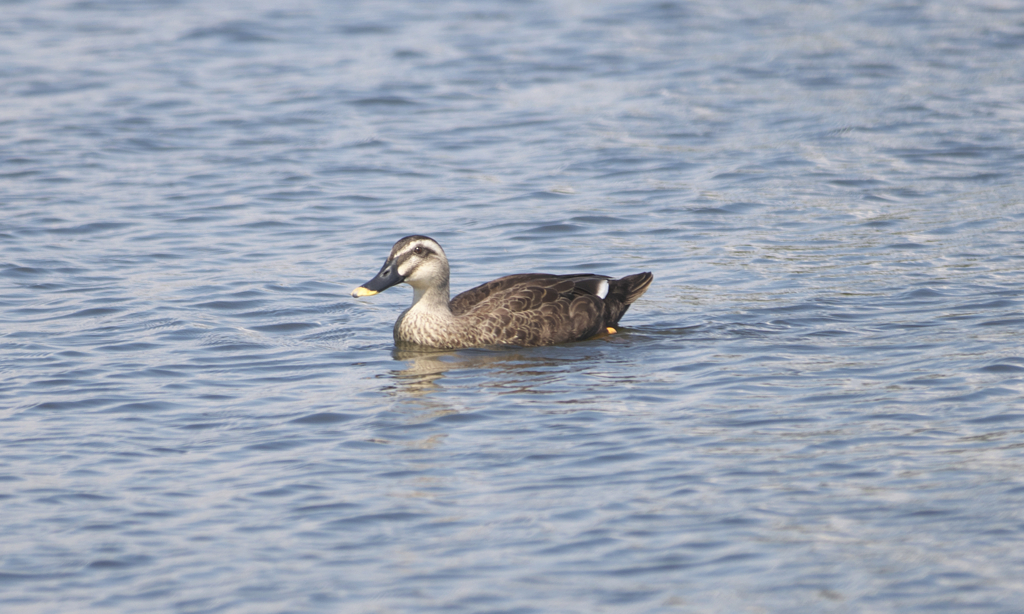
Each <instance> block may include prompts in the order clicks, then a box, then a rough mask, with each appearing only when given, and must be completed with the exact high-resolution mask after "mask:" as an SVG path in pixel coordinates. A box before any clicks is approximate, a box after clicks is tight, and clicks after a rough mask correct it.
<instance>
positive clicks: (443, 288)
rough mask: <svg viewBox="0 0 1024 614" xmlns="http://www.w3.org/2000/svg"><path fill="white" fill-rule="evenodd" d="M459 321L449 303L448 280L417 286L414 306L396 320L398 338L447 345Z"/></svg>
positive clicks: (412, 341) (439, 345)
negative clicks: (441, 283) (425, 286)
mask: <svg viewBox="0 0 1024 614" xmlns="http://www.w3.org/2000/svg"><path fill="white" fill-rule="evenodd" d="M456 329H458V322H457V320H456V318H455V314H453V313H452V309H451V307H449V306H448V284H447V283H445V284H443V285H439V286H433V287H427V288H417V287H416V286H413V294H412V306H411V307H409V308H408V309H406V310H405V311H404V312H403V313H402V315H401V316H399V318H398V321H397V322H395V341H396V342H397V343H412V344H415V345H423V346H428V347H446V344H448V343H449V342H450V340H451V339H450V337H451V336H452V334H453V331H455V330H456Z"/></svg>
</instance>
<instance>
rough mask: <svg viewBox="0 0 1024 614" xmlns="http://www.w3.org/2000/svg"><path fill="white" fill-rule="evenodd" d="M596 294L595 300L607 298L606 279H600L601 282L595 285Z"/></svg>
mask: <svg viewBox="0 0 1024 614" xmlns="http://www.w3.org/2000/svg"><path fill="white" fill-rule="evenodd" d="M596 294H597V298H599V299H604V297H606V296H608V280H607V279H602V280H601V282H600V283H599V284H597V293H596Z"/></svg>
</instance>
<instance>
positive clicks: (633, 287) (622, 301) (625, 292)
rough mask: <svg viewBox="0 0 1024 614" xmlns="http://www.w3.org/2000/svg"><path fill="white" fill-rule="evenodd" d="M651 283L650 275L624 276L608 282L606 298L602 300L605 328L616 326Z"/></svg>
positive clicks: (651, 275) (651, 276)
mask: <svg viewBox="0 0 1024 614" xmlns="http://www.w3.org/2000/svg"><path fill="white" fill-rule="evenodd" d="M652 281H654V275H653V274H651V273H637V274H636V275H626V276H625V277H623V278H622V279H613V280H611V281H609V282H608V285H609V286H610V287H609V289H608V296H606V297H605V299H604V306H605V326H612V327H614V326H617V325H618V323H619V319H620V318H622V316H623V314H625V313H626V310H627V309H629V306H630V305H631V304H633V302H634V301H635V300H636V299H638V298H640V297H641V296H643V294H644V292H647V288H648V286H650V285H651V282H652Z"/></svg>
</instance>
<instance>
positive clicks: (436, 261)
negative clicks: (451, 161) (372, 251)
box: [352, 235, 654, 350]
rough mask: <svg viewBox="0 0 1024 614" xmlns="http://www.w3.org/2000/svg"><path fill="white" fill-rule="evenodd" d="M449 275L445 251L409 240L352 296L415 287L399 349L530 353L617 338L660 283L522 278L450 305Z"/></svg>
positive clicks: (647, 277) (501, 281) (417, 238)
mask: <svg viewBox="0 0 1024 614" xmlns="http://www.w3.org/2000/svg"><path fill="white" fill-rule="evenodd" d="M449 274H450V268H449V266H448V257H447V256H446V255H445V253H444V250H443V249H441V245H440V244H439V243H438V242H437V241H435V240H434V239H431V238H430V237H427V236H424V235H410V236H408V237H403V238H401V239H399V240H398V242H396V243H395V245H394V247H392V248H391V253H390V254H388V257H387V259H386V260H385V261H384V266H382V267H381V268H380V271H379V272H378V273H377V275H376V276H374V277H373V279H371V280H369V281H367V282H366V283H364V284H362V285H361V286H358V287H356V288H355V289H354V290H352V296H353V297H356V298H360V297H368V296H373V295H375V294H379V293H380V292H383V291H384V290H387V289H388V288H391V287H393V286H396V285H398V284H400V283H406V284H409V285H410V286H412V291H413V294H412V306H410V307H409V308H408V309H406V310H405V311H403V312H402V314H401V315H400V316H399V317H398V320H397V321H396V322H395V328H394V338H395V344H396V345H397V346H399V347H417V346H418V347H424V348H434V349H445V350H452V349H461V348H470V347H484V346H492V345H515V346H523V347H530V346H543V345H554V344H558V343H567V342H571V341H582V340H585V339H590V338H592V337H597V336H603V335H607V334H611V333H615V332H617V331H616V328H615V327H617V326H618V324H619V319H620V318H622V316H623V314H625V313H626V310H627V309H629V306H630V305H631V304H633V302H635V301H636V300H637V299H638V298H640V297H641V296H642V295H643V294H644V292H646V291H647V288H648V287H649V286H650V285H651V282H652V281H653V280H654V275H652V274H651V273H650V272H644V273H637V274H634V275H627V276H625V277H623V278H621V279H612V278H611V277H609V276H607V275H594V274H590V273H582V274H577V273H572V274H567V275H553V274H549V273H520V274H517V275H507V276H505V277H500V278H498V279H495V280H493V281H489V282H487V283H484V284H481V285H479V286H476V287H475V288H472V289H470V290H466V291H465V292H463V293H461V294H459V295H457V296H456V297H455V298H449V296H450V290H449Z"/></svg>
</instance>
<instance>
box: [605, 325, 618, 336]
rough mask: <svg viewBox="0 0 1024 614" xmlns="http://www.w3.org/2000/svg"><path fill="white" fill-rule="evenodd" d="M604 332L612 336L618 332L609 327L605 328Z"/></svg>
mask: <svg viewBox="0 0 1024 614" xmlns="http://www.w3.org/2000/svg"><path fill="white" fill-rule="evenodd" d="M605 330H606V331H607V332H608V334H609V335H614V334H615V333H617V332H619V331H617V330H615V329H614V328H612V327H611V326H607V327H605Z"/></svg>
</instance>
